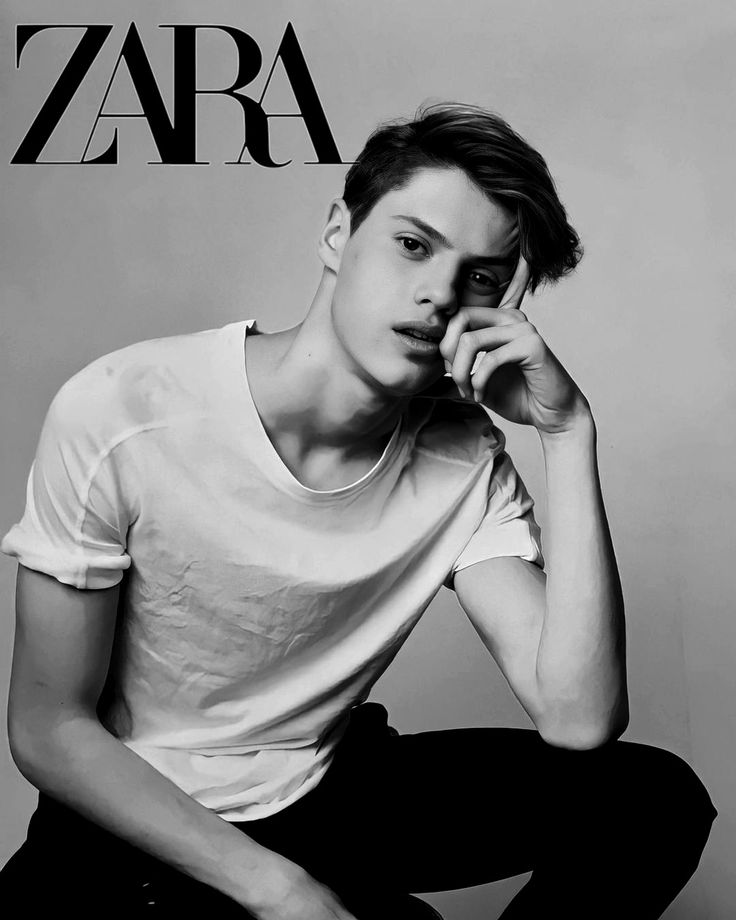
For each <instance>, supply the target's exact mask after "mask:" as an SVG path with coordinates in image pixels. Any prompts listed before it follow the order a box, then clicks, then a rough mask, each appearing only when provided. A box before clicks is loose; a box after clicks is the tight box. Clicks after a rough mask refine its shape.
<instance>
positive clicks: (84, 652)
mask: <svg viewBox="0 0 736 920" xmlns="http://www.w3.org/2000/svg"><path fill="white" fill-rule="evenodd" d="M117 600H118V589H117V587H115V588H109V589H106V590H99V591H80V590H77V589H76V588H71V587H67V586H66V585H62V584H60V583H59V582H58V581H56V580H55V579H53V578H51V577H49V576H47V575H43V574H40V573H38V572H33V571H31V570H29V569H26V568H24V567H23V566H20V567H19V573H18V588H17V628H16V640H15V651H14V655H13V671H12V677H11V687H10V703H9V713H8V727H9V736H10V744H11V752H12V754H13V758H14V759H15V762H16V764H17V766H18V768H19V769H20V771H21V773H22V774H23V775H24V776H25V777H26V779H28V781H29V782H31V783H32V784H33V785H34V786H36V787H37V788H38V789H40V790H42V791H44V792H46V793H48V794H49V795H50V796H52V797H53V798H55V799H57V800H59V801H60V802H62V803H63V804H65V805H67V806H69V807H70V808H73V809H74V810H75V811H77V812H79V813H80V814H81V815H83V816H84V817H85V818H87V819H89V820H90V821H93V822H94V823H96V824H99V825H100V826H101V827H103V828H105V829H106V830H108V831H110V832H111V833H113V834H115V835H117V836H119V837H121V838H122V839H124V840H127V841H128V842H129V843H131V844H133V845H134V846H136V847H138V848H139V849H141V850H144V851H146V852H148V853H151V854H152V855H154V856H156V857H158V858H159V859H161V860H163V861H165V862H167V863H169V864H170V865H173V866H174V867H175V868H177V869H179V870H180V871H181V872H184V873H186V874H187V875H190V876H192V877H193V878H195V879H197V880H198V881H201V882H204V883H205V884H207V885H210V886H211V887H213V888H216V889H218V890H219V891H221V892H223V893H224V894H226V895H228V896H229V897H231V898H232V899H233V900H235V901H236V902H237V903H239V904H241V905H242V906H244V907H246V908H248V909H249V910H250V911H251V912H252V913H253V914H254V915H255V916H257V917H259V918H262V920H328V918H333V920H334V918H339V920H354V918H353V917H352V915H351V914H349V913H348V912H347V911H346V910H345V909H344V908H343V907H342V905H341V904H340V903H339V901H338V899H337V898H336V897H335V896H334V895H333V894H332V892H330V891H329V890H328V889H327V888H325V887H324V886H322V885H320V884H319V883H318V882H316V881H315V880H314V879H312V878H311V877H310V876H309V875H308V874H307V873H306V872H305V871H304V870H303V869H302V868H301V867H300V866H297V865H295V864H294V863H292V862H290V861H289V860H287V859H285V858H283V857H281V856H280V855H278V854H276V853H274V852H272V851H271V850H268V849H266V848H265V847H262V846H260V844H257V843H256V842H255V841H253V840H252V839H251V838H249V837H248V836H246V835H245V834H243V833H242V832H241V831H239V830H238V829H237V828H235V827H232V826H231V825H230V824H229V823H228V822H227V821H224V820H222V819H221V818H219V817H218V816H217V815H215V814H214V813H212V812H211V811H209V810H208V809H207V808H205V807H204V806H202V805H200V804H199V803H198V802H196V801H195V800H194V799H193V798H191V797H190V796H189V795H187V794H186V793H185V792H183V791H182V790H181V789H179V788H178V787H177V786H176V785H175V784H174V783H172V782H171V781H170V780H168V779H167V778H166V777H164V776H163V775H162V774H161V773H159V772H158V771H157V770H156V769H155V768H154V767H152V766H151V765H150V764H148V763H147V762H146V761H145V760H143V759H142V758H141V757H138V755H137V754H135V753H134V752H133V751H131V750H130V749H129V748H127V747H126V746H125V745H124V744H123V743H122V742H120V741H118V740H117V739H116V738H115V737H113V736H112V735H111V734H110V733H109V732H107V731H106V729H105V728H104V727H103V726H102V725H101V723H100V722H99V720H98V719H97V715H96V705H97V702H98V699H99V696H100V692H101V690H102V687H103V684H104V681H105V677H106V675H107V670H108V666H109V661H110V652H111V648H112V643H113V636H114V630H115V619H116V615H117Z"/></svg>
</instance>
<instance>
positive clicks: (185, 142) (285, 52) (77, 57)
mask: <svg viewBox="0 0 736 920" xmlns="http://www.w3.org/2000/svg"><path fill="white" fill-rule="evenodd" d="M159 28H160V29H171V31H172V34H173V61H174V65H173V66H174V82H173V87H174V92H173V106H172V112H171V115H169V112H168V111H167V108H166V105H165V103H164V101H163V98H162V96H161V92H160V90H159V87H158V83H157V82H156V75H155V73H154V70H153V68H152V67H151V63H150V61H149V59H148V56H147V54H146V51H145V48H144V46H143V42H142V41H141V37H140V34H139V32H138V29H137V28H136V25H135V23H134V22H131V24H130V26H129V27H128V31H127V32H126V34H125V38H124V39H123V43H122V46H121V48H120V52H119V54H118V56H117V58H116V60H115V66H114V67H113V69H112V73H111V75H110V79H109V80H108V82H107V86H106V89H105V92H104V94H103V96H102V99H101V101H100V105H99V107H98V109H97V115H96V117H95V120H94V122H93V124H92V128H91V130H90V132H89V135H88V136H87V139H86V143H85V144H84V149H83V152H82V154H81V156H80V158H79V159H78V160H64V161H59V160H39V157H40V156H41V153H42V151H43V149H44V147H45V146H46V144H47V143H48V141H49V140H50V138H51V136H52V134H53V132H54V130H55V129H56V127H57V126H58V124H59V122H60V121H61V119H62V117H63V115H64V113H65V112H66V111H67V109H68V107H69V104H70V103H71V101H72V99H73V98H74V96H75V94H76V93H77V91H78V90H79V87H80V86H81V84H82V81H83V80H84V78H85V76H86V75H87V74H88V73H89V70H90V67H91V66H92V64H93V62H94V60H95V58H96V57H97V55H98V54H99V52H100V50H101V48H102V46H103V45H104V44H105V42H106V41H107V39H108V36H109V35H110V33H111V32H112V31H113V26H111V25H100V24H97V25H18V26H17V27H16V62H15V66H16V68H19V67H20V60H21V55H22V53H23V49H24V48H25V47H26V45H27V44H28V42H29V41H30V40H31V39H32V38H34V36H36V35H38V34H40V33H41V32H44V31H46V30H48V29H83V30H84V31H83V33H82V37H81V39H80V41H79V43H78V44H77V46H76V48H75V49H74V51H73V53H72V55H71V57H70V59H69V61H68V62H67V64H66V66H65V67H64V69H63V70H62V71H61V73H60V74H59V77H58V79H57V80H56V83H55V84H54V86H53V87H52V89H51V91H50V92H49V94H48V96H47V97H46V99H45V101H44V103H43V105H42V106H41V108H40V109H39V111H38V114H37V115H36V117H35V119H34V120H33V123H32V124H31V126H30V128H29V129H28V131H27V133H26V135H25V137H24V138H23V140H22V141H21V143H20V145H19V147H18V149H17V150H16V151H15V154H14V155H13V158H12V160H11V161H10V162H11V163H14V164H20V163H22V164H34V165H44V164H47V163H59V162H64V163H78V164H84V165H86V164H90V163H106V164H115V163H117V162H118V127H117V126H116V127H115V130H114V133H113V138H112V141H111V143H110V144H109V146H108V147H107V149H106V150H104V151H103V152H102V153H100V154H98V155H96V156H88V151H89V148H90V145H91V142H92V139H93V137H94V134H95V131H96V129H97V126H98V124H99V122H100V120H101V119H104V118H126V119H127V118H141V119H145V121H146V122H147V123H148V130H149V131H150V133H151V137H152V138H153V142H154V144H155V145H156V149H157V150H158V154H159V156H160V158H161V159H160V160H158V161H155V162H158V163H192V164H194V163H206V162H208V161H206V160H198V159H197V96H203V95H219V96H228V97H230V99H232V100H233V103H237V105H239V106H240V108H241V110H242V118H243V144H242V147H241V148H240V152H239V153H238V155H237V157H236V158H235V159H233V160H229V161H228V162H230V163H238V164H241V163H249V162H255V163H257V164H258V165H259V166H265V167H269V168H275V167H280V166H287V165H288V164H289V163H291V162H292V161H291V160H286V161H285V162H275V161H274V159H273V157H272V154H271V146H270V133H269V120H270V119H277V118H299V119H301V120H302V121H303V123H304V128H305V129H306V132H307V134H308V135H309V139H310V141H311V143H312V146H313V148H314V152H315V155H316V159H315V160H309V161H306V162H309V163H315V164H319V163H342V162H343V160H342V159H341V158H340V153H339V151H338V149H337V145H336V144H335V141H334V139H333V136H332V132H331V130H330V126H329V124H328V122H327V118H326V116H325V113H324V109H323V108H322V103H321V102H320V99H319V96H318V94H317V90H316V88H315V85H314V82H313V80H312V77H311V74H310V72H309V68H308V66H307V62H306V60H305V58H304V54H303V53H302V49H301V47H300V45H299V41H298V39H297V36H296V32H295V31H294V28H293V26H292V24H291V23H288V24H287V26H286V29H285V31H284V34H283V37H282V38H281V42H280V44H279V46H278V49H277V50H276V54H275V55H274V58H273V62H272V64H271V68H270V70H269V71H268V76H267V78H266V82H265V85H264V87H263V90H262V92H261V94H260V97H259V98H258V99H257V100H256V99H253V98H251V97H250V96H247V95H245V94H244V93H242V92H241V90H242V89H243V87H245V86H247V85H248V84H249V83H252V82H253V80H255V78H256V77H257V76H258V74H259V73H260V71H261V66H262V64H263V55H262V54H261V49H260V48H259V46H258V44H257V42H256V41H255V39H254V38H252V37H251V36H250V35H248V34H247V33H246V32H243V31H242V30H241V29H236V28H233V27H232V26H221V25H190V24H177V25H160V26H159ZM201 29H215V30H219V31H221V32H224V33H226V34H227V35H228V36H230V38H231V39H232V41H233V43H234V46H235V52H236V54H237V75H236V77H235V80H234V81H233V83H232V84H231V85H230V86H226V87H224V88H222V89H198V88H197V47H196V46H197V32H198V30H201ZM279 61H280V62H281V64H282V66H283V69H284V73H285V74H286V78H287V80H288V82H289V85H290V87H291V91H292V93H293V94H294V98H295V100H296V104H297V107H298V112H297V113H290V114H283V113H276V114H269V113H268V112H266V111H265V109H264V108H263V100H264V98H265V96H266V93H267V91H268V87H269V84H270V82H271V79H272V77H273V73H274V68H275V67H276V64H277V62H279ZM121 63H125V66H126V68H127V70H128V73H129V75H130V80H131V83H132V85H133V88H134V90H135V93H136V95H137V97H138V101H139V102H140V111H137V112H115V113H106V112H104V111H103V110H104V108H105V102H106V100H107V97H108V95H109V93H110V88H111V86H112V84H113V82H114V80H115V76H116V74H117V72H118V68H119V67H120V65H121ZM80 146H81V145H80ZM247 157H250V160H249V159H247Z"/></svg>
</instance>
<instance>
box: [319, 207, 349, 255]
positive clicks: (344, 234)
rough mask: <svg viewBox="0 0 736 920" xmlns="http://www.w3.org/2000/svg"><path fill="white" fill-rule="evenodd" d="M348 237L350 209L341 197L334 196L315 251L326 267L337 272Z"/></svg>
mask: <svg viewBox="0 0 736 920" xmlns="http://www.w3.org/2000/svg"><path fill="white" fill-rule="evenodd" d="M349 237H350V211H349V210H348V206H347V205H346V204H345V202H344V201H343V200H342V198H335V200H334V201H333V202H331V204H330V209H329V211H328V213H327V223H326V224H325V228H324V230H323V231H322V234H321V235H320V238H319V245H318V247H317V251H318V252H319V257H320V259H321V260H322V262H323V263H324V265H325V267H326V268H330V269H332V271H333V272H335V273H337V271H338V270H339V268H340V262H341V260H342V253H343V250H344V248H345V244H346V243H347V241H348V238H349Z"/></svg>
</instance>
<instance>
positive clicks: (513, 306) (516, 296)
mask: <svg viewBox="0 0 736 920" xmlns="http://www.w3.org/2000/svg"><path fill="white" fill-rule="evenodd" d="M530 277H531V269H530V268H529V263H528V262H527V260H526V259H525V258H524V256H522V255H520V256H519V261H518V263H517V265H516V271H515V272H514V277H513V278H512V279H511V284H509V286H508V288H507V289H506V295H505V297H504V298H503V300H502V301H501V303H500V304H499V305H498V307H497V309H498V310H518V309H519V308H520V307H521V302H522V300H523V299H524V294H525V293H526V289H527V286H528V284H529V279H530Z"/></svg>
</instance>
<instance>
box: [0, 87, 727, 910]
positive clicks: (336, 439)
mask: <svg viewBox="0 0 736 920" xmlns="http://www.w3.org/2000/svg"><path fill="white" fill-rule="evenodd" d="M580 253H581V249H580V245H579V240H578V237H577V235H576V233H575V231H574V230H573V229H572V227H571V226H570V224H569V223H568V221H567V217H566V214H565V210H564V208H563V206H562V205H561V203H560V201H559V199H558V197H557V194H556V192H555V188H554V185H553V182H552V179H551V177H550V175H549V172H548V170H547V167H546V164H545V162H544V160H543V159H542V157H541V156H540V155H539V154H538V153H537V152H536V151H535V150H533V149H532V148H531V147H530V146H529V145H528V144H527V143H526V142H525V141H524V140H523V139H522V138H521V137H519V136H518V135H517V134H516V133H515V132H514V131H513V130H512V129H511V128H510V127H509V126H508V125H507V124H506V123H505V122H504V121H503V120H502V119H501V118H499V117H497V116H496V115H493V114H490V113H488V112H486V111H485V110H483V109H480V108H476V107H473V106H466V105H459V104H442V105H435V106H430V107H428V108H425V109H424V110H422V111H420V113H419V114H418V116H417V118H416V119H415V120H413V121H407V122H402V123H392V124H389V125H386V126H383V127H381V128H379V129H378V130H377V131H376V132H374V133H373V135H371V137H370V138H369V140H368V142H367V144H366V146H365V148H364V149H363V151H362V152H361V154H360V156H359V157H358V160H357V162H356V163H355V164H354V165H352V166H351V168H350V170H349V172H348V174H347V178H346V182H345V190H344V194H343V196H342V198H340V199H336V200H335V201H333V202H332V204H331V207H330V211H329V215H328V218H327V221H326V224H325V226H324V229H323V231H322V234H321V236H320V239H319V256H320V259H321V261H322V264H323V272H322V277H321V280H320V283H319V286H318V289H317V291H316V294H315V296H314V299H313V301H312V303H311V306H310V307H309V310H308V312H307V314H306V316H305V317H304V319H303V320H302V322H300V323H299V324H298V325H296V326H294V327H293V328H290V329H285V330H281V331H277V332H266V331H264V330H262V329H260V328H259V327H258V323H257V321H256V320H254V319H247V320H243V321H241V322H235V323H231V324H229V325H227V326H225V327H224V328H220V329H211V330H208V331H205V332H200V333H197V334H188V335H180V336H174V337H171V338H163V339H158V340H155V341H147V342H142V343H139V344H136V345H132V346H130V347H127V348H123V349H122V350H120V351H116V352H114V353H113V354H110V355H106V356H105V357H102V358H100V359H98V360H96V361H94V362H93V363H92V364H90V365H89V366H88V367H86V368H85V369H84V370H82V371H81V372H80V373H78V374H77V375H76V376H75V377H73V378H72V379H71V380H69V381H68V383H66V384H65V385H64V386H63V387H62V389H61V390H60V392H59V393H58V395H57V396H56V398H55V399H54V401H53V403H52V405H51V408H50V410H49V414H48V417H47V419H46V422H45V425H44V428H43V431H42V434H41V438H40V443H39V446H38V452H37V455H36V459H35V462H34V464H33V467H32V470H31V474H30V480H29V485H28V493H27V506H26V511H25V514H24V516H23V519H22V520H21V521H20V523H18V524H16V525H15V526H14V527H13V528H12V529H11V530H10V532H9V533H8V534H7V535H6V537H5V538H4V541H3V544H2V548H3V550H4V551H5V552H6V553H9V554H11V555H13V556H16V557H17V559H18V561H19V563H20V566H19V576H18V589H17V617H18V625H17V634H16V643H15V654H14V659H13V673H12V681H11V692H10V716H9V724H10V742H11V748H12V753H13V757H14V759H15V761H16V763H17V765H18V768H19V769H20V771H21V772H22V774H23V775H24V776H25V777H26V778H27V779H28V780H29V782H31V783H32V784H33V785H34V786H36V787H37V788H38V789H39V790H40V795H39V805H38V809H37V811H36V812H35V813H34V815H33V817H32V818H31V822H30V826H29V832H28V839H27V841H26V842H25V843H24V844H23V846H22V847H21V848H20V850H19V851H18V852H17V853H16V854H15V855H14V856H13V857H12V858H11V860H10V862H9V863H8V864H7V866H6V867H5V868H4V870H3V872H2V874H0V899H1V902H2V903H3V904H5V903H9V902H10V900H11V899H13V900H14V903H18V904H22V905H23V910H24V915H26V914H28V915H30V916H32V915H33V914H34V910H35V911H41V912H40V913H39V914H38V915H39V916H46V917H50V916H56V915H57V914H61V915H66V914H68V915H70V916H75V917H85V918H86V917H95V918H99V917H111V916H121V917H128V918H132V917H138V916H141V917H142V916H146V917H148V916H151V917H166V918H182V917H190V916H191V917H205V916H206V917H210V916H211V917H214V918H218V920H227V918H230V917H232V918H236V917H243V918H247V917H252V918H258V920H330V918H338V920H394V918H396V920H410V918H414V917H417V918H418V917H427V916H437V914H436V912H435V911H434V910H433V909H432V908H431V907H429V905H427V904H426V903H425V902H424V901H422V899H421V898H417V897H415V895H416V894H417V893H419V894H421V893H422V892H431V891H441V890H447V889H455V888H462V887H466V886H470V885H478V884H483V883H486V882H490V881H492V880H494V879H500V878H504V877H508V876H511V875H516V874H519V873H523V872H527V871H532V876H531V879H530V881H529V882H528V883H527V885H526V886H525V887H524V888H523V889H522V890H521V891H520V892H519V894H518V895H517V896H516V897H515V898H514V899H513V900H512V902H511V903H510V904H509V905H508V907H507V908H506V910H505V912H504V913H503V917H504V918H505V920H511V918H513V920H520V918H525V920H531V918H535V920H537V918H541V917H555V918H556V917H563V918H566V920H575V918H585V920H591V918H596V920H602V918H603V920H605V918H617V920H620V918H627V920H638V918H654V917H659V916H660V915H661V913H662V912H663V911H664V909H665V907H666V906H667V905H668V904H669V903H670V902H671V901H672V899H673V898H674V897H675V895H676V894H677V892H678V891H680V889H681V888H682V887H683V885H684V884H685V882H686V881H687V880H688V878H689V877H690V876H691V875H692V873H693V872H694V871H695V868H696V867H697V864H698V860H699V858H700V854H701V852H702V850H703V848H704V846H705V843H706V840H707V838H708V834H709V831H710V827H711V823H712V821H713V819H714V817H715V815H716V811H715V809H714V807H713V805H712V803H711V801H710V798H709V796H708V793H707V792H706V790H705V789H704V787H703V785H702V784H701V782H700V780H699V779H698V778H697V776H696V775H695V774H694V773H693V771H692V770H691V768H690V767H689V766H688V765H687V764H686V763H685V762H684V761H682V760H681V759H679V758H678V757H677V756H675V755H674V754H672V753H670V752H668V751H666V750H661V749H659V748H656V747H650V746H647V745H642V744H635V743H629V742H622V741H619V740H618V738H619V736H620V735H621V733H622V732H623V731H624V729H625V727H626V725H627V721H628V704H627V689H626V668H625V635H624V612H623V603H622V596H621V587H620V582H619V576H618V573H617V569H616V563H615V559H614V553H613V549H612V545H611V539H610V535H609V530H608V526H607V522H606V516H605V512H604V507H603V502H602V499H601V492H600V486H599V480H598V472H597V466H596V427H595V423H594V420H593V416H592V414H591V408H590V406H589V404H588V401H587V400H586V398H585V396H584V395H583V393H582V392H581V391H580V389H579V388H578V386H577V385H576V383H575V382H574V381H573V380H572V379H571V377H570V375H569V374H568V373H567V372H566V371H565V369H564V368H563V367H562V366H561V364H560V362H559V361H558V360H557V358H556V357H555V356H554V355H553V354H552V352H551V351H550V349H549V348H548V347H547V345H546V343H545V342H544V340H543V338H542V337H541V336H540V334H539V332H538V331H537V330H536V329H535V327H534V326H533V325H532V324H531V323H530V322H529V321H528V319H527V317H526V316H525V314H524V313H523V312H522V309H521V307H522V298H523V297H524V293H525V291H526V290H527V288H528V289H529V290H530V291H532V292H533V291H534V290H535V289H536V288H537V287H538V286H539V285H540V284H543V283H545V282H553V281H555V280H557V279H558V278H560V277H561V276H563V275H564V274H566V273H568V272H570V271H571V270H573V269H574V267H575V265H576V264H577V262H578V260H579V258H580ZM260 309H262V311H263V312H264V313H265V314H267V305H266V307H262V308H260ZM249 312H250V311H249ZM257 312H258V310H253V313H257ZM496 417H500V418H502V419H507V420H509V421H511V422H517V423H521V424H525V425H532V426H534V428H536V430H537V432H538V434H539V442H540V445H541V450H542V452H543V454H544V461H545V466H546V484H547V503H548V519H549V524H548V529H547V532H546V533H545V542H544V551H545V556H546V567H545V562H544V560H543V557H542V551H541V546H540V537H539V531H538V528H537V526H536V523H535V521H534V517H533V513H532V501H531V499H530V497H529V495H528V494H527V492H526V490H525V488H524V485H523V483H522V481H521V479H520V478H519V476H518V475H517V473H516V471H515V469H514V466H513V464H512V462H511V460H510V458H509V456H508V455H507V454H506V453H505V451H504V437H503V435H502V433H501V432H500V431H499V430H498V428H496V427H495V424H494V420H495V419H496ZM443 585H444V586H446V587H448V588H451V589H452V590H454V591H455V592H456V594H457V598H458V600H459V602H460V604H461V606H462V607H463V609H464V610H465V612H466V613H467V615H468V617H469V618H470V620H471V622H472V623H473V626H474V627H475V629H476V630H477V632H478V634H479V635H480V638H481V639H482V641H483V642H484V644H485V645H486V646H487V648H488V650H489V652H490V653H491V655H492V656H493V658H494V659H495V661H496V663H497V664H498V666H499V667H500V668H501V670H502V672H503V674H504V675H505V677H506V679H507V680H508V682H509V684H510V686H511V688H512V689H513V691H514V693H515V694H516V696H517V697H518V699H519V701H520V703H521V705H522V706H523V707H524V709H525V710H526V712H527V713H528V714H529V716H530V718H531V720H532V722H533V724H534V728H530V729H527V730H523V729H512V728H504V727H497V728H482V727H478V728H457V729H449V730H445V731H429V732H419V733H415V734H403V735H402V734H400V733H399V732H397V731H396V729H394V728H392V727H391V726H390V725H389V724H388V713H387V712H386V709H385V708H384V707H383V706H382V705H380V704H379V703H376V702H366V699H367V697H368V695H369V693H370V690H371V687H372V686H373V684H374V683H375V681H376V680H377V679H378V677H379V676H380V675H381V673H382V672H383V671H384V670H385V669H386V667H387V666H388V665H389V664H390V662H391V660H392V659H393V658H394V656H395V655H396V653H397V651H398V650H399V648H400V647H401V645H402V643H403V642H404V641H405V639H406V638H407V636H408V635H409V633H410V632H411V630H412V628H413V627H414V626H415V625H416V623H417V621H418V620H419V618H420V617H421V615H422V613H423V612H424V611H425V610H426V608H427V606H428V605H429V603H430V601H431V600H432V598H433V597H434V596H435V595H436V594H437V592H438V591H439V590H440V588H441V587H442V586H443ZM451 666H452V662H448V667H451ZM43 911H45V912H43Z"/></svg>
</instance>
